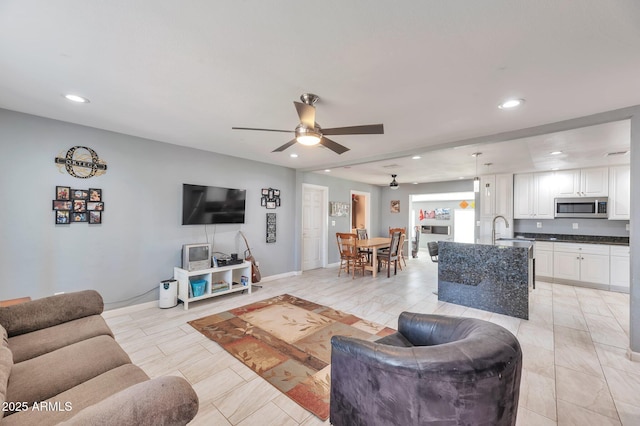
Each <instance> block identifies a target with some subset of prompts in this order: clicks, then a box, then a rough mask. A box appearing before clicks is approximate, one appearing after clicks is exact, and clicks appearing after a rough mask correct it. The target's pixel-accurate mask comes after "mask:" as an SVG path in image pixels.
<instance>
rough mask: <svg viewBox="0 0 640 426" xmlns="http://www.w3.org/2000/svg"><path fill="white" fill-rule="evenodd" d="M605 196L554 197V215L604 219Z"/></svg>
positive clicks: (606, 200) (605, 210)
mask: <svg viewBox="0 0 640 426" xmlns="http://www.w3.org/2000/svg"><path fill="white" fill-rule="evenodd" d="M608 201H609V200H608V198H607V197H577V198H556V199H555V203H554V217H557V218H563V217H568V218H586V219H606V218H607V217H608V212H607V203H608Z"/></svg>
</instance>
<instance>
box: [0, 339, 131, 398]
mask: <svg viewBox="0 0 640 426" xmlns="http://www.w3.org/2000/svg"><path fill="white" fill-rule="evenodd" d="M128 363H131V360H130V359H129V356H128V355H127V354H126V353H125V352H124V351H123V350H122V348H121V347H120V345H118V343H116V341H115V340H114V339H113V338H112V337H110V336H97V337H92V338H91V339H87V340H83V341H81V342H78V343H74V344H71V345H69V346H65V347H63V348H60V349H58V350H55V351H53V352H49V353H46V354H44V355H40V356H39V357H36V358H32V359H29V360H27V361H23V362H21V363H18V364H14V366H13V368H12V370H11V380H10V381H9V386H8V388H7V401H15V402H27V403H29V404H31V403H33V402H35V401H44V400H46V399H48V398H51V397H53V396H54V395H57V394H59V393H61V392H64V391H66V390H69V389H71V388H72V387H74V386H77V385H79V384H80V383H82V382H85V381H87V380H90V379H92V378H94V377H96V376H99V375H100V374H102V373H105V372H107V371H109V370H111V369H113V368H116V367H119V366H121V365H123V364H128Z"/></svg>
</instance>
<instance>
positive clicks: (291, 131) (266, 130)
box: [231, 127, 295, 133]
mask: <svg viewBox="0 0 640 426" xmlns="http://www.w3.org/2000/svg"><path fill="white" fill-rule="evenodd" d="M231 130H260V131H262V132H283V133H295V132H294V131H293V130H276V129H256V128H255V127H232V128H231Z"/></svg>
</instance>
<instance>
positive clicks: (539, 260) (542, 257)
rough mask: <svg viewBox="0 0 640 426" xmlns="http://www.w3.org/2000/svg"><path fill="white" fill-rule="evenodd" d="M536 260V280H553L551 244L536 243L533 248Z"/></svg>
mask: <svg viewBox="0 0 640 426" xmlns="http://www.w3.org/2000/svg"><path fill="white" fill-rule="evenodd" d="M533 251H534V253H535V259H536V272H535V275H536V279H540V280H543V281H544V279H545V278H546V279H548V278H553V243H547V242H543V241H540V242H536V244H535V247H534V250H533Z"/></svg>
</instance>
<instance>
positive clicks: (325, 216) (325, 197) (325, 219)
mask: <svg viewBox="0 0 640 426" xmlns="http://www.w3.org/2000/svg"><path fill="white" fill-rule="evenodd" d="M307 189H310V190H313V191H321V192H322V207H321V209H322V211H321V212H320V214H321V216H320V217H322V220H321V221H320V224H321V226H322V228H321V231H320V234H321V237H320V245H321V247H320V251H321V257H322V266H321V267H322V268H326V267H327V262H328V261H327V258H328V239H327V232H328V231H327V230H328V229H329V187H327V186H321V185H313V184H310V183H303V184H302V191H301V192H302V197H300V198H301V199H300V211H301V212H302V211H303V209H304V194H305V191H306V190H307ZM300 270H301V271H302V272H304V271H305V269H304V223H303V219H301V220H300Z"/></svg>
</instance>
